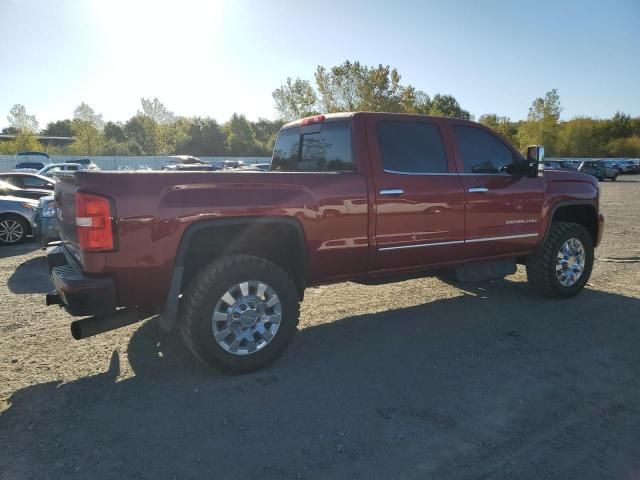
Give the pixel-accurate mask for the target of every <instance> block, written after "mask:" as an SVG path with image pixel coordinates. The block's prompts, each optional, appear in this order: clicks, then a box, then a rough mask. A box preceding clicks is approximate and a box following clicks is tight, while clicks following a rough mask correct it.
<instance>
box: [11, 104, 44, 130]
mask: <svg viewBox="0 0 640 480" xmlns="http://www.w3.org/2000/svg"><path fill="white" fill-rule="evenodd" d="M7 120H8V121H9V124H10V125H11V126H12V127H13V128H15V129H16V131H17V133H26V132H31V133H36V132H37V131H38V121H37V120H36V117H35V115H29V114H28V113H27V109H26V108H24V105H20V104H19V103H17V104H15V105H14V106H13V107H11V110H9V115H8V116H7Z"/></svg>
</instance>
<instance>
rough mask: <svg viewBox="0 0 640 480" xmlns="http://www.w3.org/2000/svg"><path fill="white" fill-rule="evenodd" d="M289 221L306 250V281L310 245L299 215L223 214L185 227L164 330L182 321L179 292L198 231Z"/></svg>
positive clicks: (164, 314)
mask: <svg viewBox="0 0 640 480" xmlns="http://www.w3.org/2000/svg"><path fill="white" fill-rule="evenodd" d="M255 224H261V225H287V226H290V227H293V228H294V230H295V231H296V233H297V235H296V237H297V241H298V243H299V247H300V251H301V252H303V253H305V255H303V259H304V260H303V262H302V265H301V272H300V273H301V274H302V278H303V279H304V280H305V281H306V279H307V278H308V268H309V266H308V257H307V255H306V252H307V247H306V237H305V234H304V229H303V227H302V224H301V223H300V221H299V220H298V219H296V218H292V217H277V216H267V217H254V216H246V217H234V218H222V219H212V220H202V221H200V222H197V223H194V224H192V225H189V226H188V227H187V229H186V230H185V232H184V234H183V235H182V238H181V239H180V244H179V245H178V251H177V253H176V261H175V263H174V266H173V274H172V275H171V283H170V284H169V291H168V293H167V298H166V300H165V304H164V307H163V308H162V312H161V313H160V318H159V322H160V326H161V327H162V328H163V330H166V331H170V330H172V329H173V328H174V327H175V326H176V323H177V321H178V303H179V295H180V290H181V287H182V279H183V277H184V267H185V259H186V257H187V253H188V251H189V245H190V243H191V240H192V239H193V237H194V235H195V234H197V233H198V232H201V231H203V230H206V229H208V228H212V227H213V228H220V227H231V226H239V225H255Z"/></svg>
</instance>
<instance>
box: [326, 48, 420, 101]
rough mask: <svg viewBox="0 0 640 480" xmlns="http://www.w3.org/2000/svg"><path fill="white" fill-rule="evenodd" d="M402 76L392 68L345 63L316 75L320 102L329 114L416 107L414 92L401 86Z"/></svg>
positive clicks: (407, 87)
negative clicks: (414, 105)
mask: <svg viewBox="0 0 640 480" xmlns="http://www.w3.org/2000/svg"><path fill="white" fill-rule="evenodd" d="M400 78H401V77H400V74H399V73H398V70H397V69H395V68H391V67H390V66H389V65H386V66H383V65H378V66H377V67H368V66H366V65H362V64H360V62H350V61H348V60H347V61H345V62H344V63H343V64H341V65H337V66H335V67H332V68H331V69H326V68H325V67H322V66H318V68H317V69H316V73H315V79H316V84H317V87H318V96H319V99H320V100H319V103H320V106H321V108H322V109H323V110H324V111H326V112H344V111H376V112H379V111H386V112H400V111H406V109H407V108H411V107H413V104H414V99H415V89H414V88H413V87H411V86H406V87H405V86H402V85H401V84H400Z"/></svg>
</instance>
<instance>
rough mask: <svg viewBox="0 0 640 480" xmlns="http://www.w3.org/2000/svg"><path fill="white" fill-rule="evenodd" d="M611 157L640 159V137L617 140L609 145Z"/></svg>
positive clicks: (608, 150)
mask: <svg viewBox="0 0 640 480" xmlns="http://www.w3.org/2000/svg"><path fill="white" fill-rule="evenodd" d="M607 154H608V156H609V157H619V158H640V137H627V138H616V139H614V140H611V141H610V142H609V144H608V145H607Z"/></svg>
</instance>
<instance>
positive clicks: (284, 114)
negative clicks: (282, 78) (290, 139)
mask: <svg viewBox="0 0 640 480" xmlns="http://www.w3.org/2000/svg"><path fill="white" fill-rule="evenodd" d="M271 95H272V96H273V100H274V102H275V106H276V111H277V112H278V114H279V116H280V118H282V119H283V120H295V119H297V118H302V117H307V116H309V115H313V114H314V113H316V112H317V110H316V104H317V102H318V97H317V96H316V92H315V91H314V90H313V87H312V86H311V84H310V83H309V82H308V81H307V80H301V79H299V78H296V79H295V80H293V81H292V80H291V78H290V77H288V78H287V81H286V83H285V84H284V85H282V86H281V87H279V88H276V89H275V90H274V91H273V93H272V94H271Z"/></svg>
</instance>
